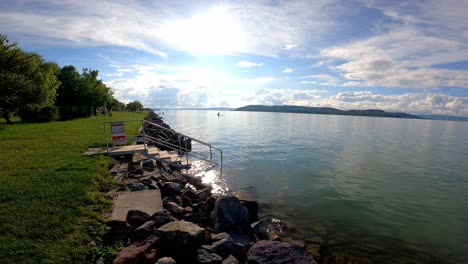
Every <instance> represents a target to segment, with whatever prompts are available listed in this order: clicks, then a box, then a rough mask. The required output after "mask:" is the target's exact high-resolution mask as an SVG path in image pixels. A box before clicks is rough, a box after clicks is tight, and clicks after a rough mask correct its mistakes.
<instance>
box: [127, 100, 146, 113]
mask: <svg viewBox="0 0 468 264" xmlns="http://www.w3.org/2000/svg"><path fill="white" fill-rule="evenodd" d="M141 109H143V105H142V104H141V103H140V102H139V101H133V102H130V103H128V104H127V110H128V111H140V110H141Z"/></svg>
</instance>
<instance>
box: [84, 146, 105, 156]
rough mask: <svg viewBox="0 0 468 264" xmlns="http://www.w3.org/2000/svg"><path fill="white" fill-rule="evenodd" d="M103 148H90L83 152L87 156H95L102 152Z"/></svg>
mask: <svg viewBox="0 0 468 264" xmlns="http://www.w3.org/2000/svg"><path fill="white" fill-rule="evenodd" d="M102 150H103V148H89V149H88V150H86V151H85V152H83V155H86V156H93V155H97V154H100V153H102Z"/></svg>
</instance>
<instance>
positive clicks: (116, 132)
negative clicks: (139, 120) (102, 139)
mask: <svg viewBox="0 0 468 264" xmlns="http://www.w3.org/2000/svg"><path fill="white" fill-rule="evenodd" d="M111 133H112V143H114V145H125V144H127V135H125V125H124V123H121V122H118V123H111Z"/></svg>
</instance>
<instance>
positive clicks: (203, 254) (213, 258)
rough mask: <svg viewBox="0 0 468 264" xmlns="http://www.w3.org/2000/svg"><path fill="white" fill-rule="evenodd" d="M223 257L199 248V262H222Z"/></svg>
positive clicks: (215, 263)
mask: <svg viewBox="0 0 468 264" xmlns="http://www.w3.org/2000/svg"><path fill="white" fill-rule="evenodd" d="M221 262H223V259H222V258H221V257H220V256H218V255H217V254H215V253H210V252H208V251H206V250H204V249H198V250H197V263H207V264H208V263H209V264H221Z"/></svg>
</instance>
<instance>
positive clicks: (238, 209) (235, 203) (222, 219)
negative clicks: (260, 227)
mask: <svg viewBox="0 0 468 264" xmlns="http://www.w3.org/2000/svg"><path fill="white" fill-rule="evenodd" d="M211 222H212V223H213V225H214V228H215V230H217V231H220V232H236V231H240V230H247V229H249V228H250V216H249V211H247V209H246V208H245V207H244V206H243V205H242V204H241V202H240V201H239V199H237V198H236V197H234V196H226V197H220V198H218V200H216V204H215V208H214V211H213V213H212V214H211Z"/></svg>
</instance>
